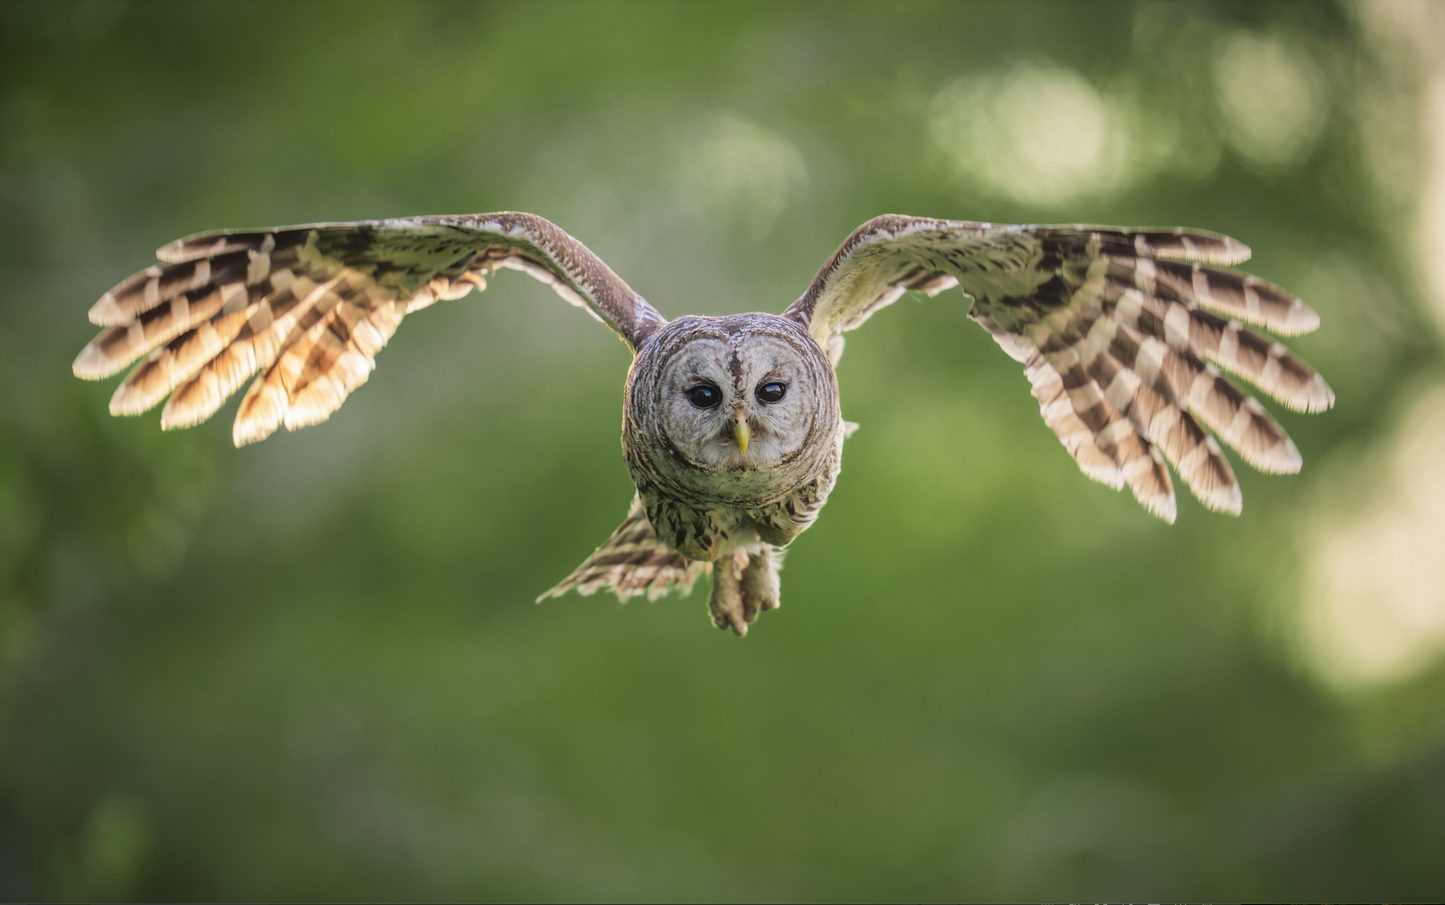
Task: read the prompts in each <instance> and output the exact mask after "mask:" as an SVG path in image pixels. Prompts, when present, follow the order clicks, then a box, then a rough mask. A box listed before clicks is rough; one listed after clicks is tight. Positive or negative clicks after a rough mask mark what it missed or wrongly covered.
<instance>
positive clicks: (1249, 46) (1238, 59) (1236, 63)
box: [1214, 34, 1329, 168]
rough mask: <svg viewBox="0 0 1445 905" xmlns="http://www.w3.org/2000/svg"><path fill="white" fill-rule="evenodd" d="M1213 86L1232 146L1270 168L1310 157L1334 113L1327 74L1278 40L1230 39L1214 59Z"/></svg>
mask: <svg viewBox="0 0 1445 905" xmlns="http://www.w3.org/2000/svg"><path fill="white" fill-rule="evenodd" d="M1214 83H1215V88H1216V89H1217V90H1218V92H1219V105H1220V109H1221V111H1222V112H1223V113H1224V119H1225V124H1226V126H1227V128H1226V130H1225V131H1226V135H1227V137H1228V138H1229V143H1230V144H1231V145H1233V147H1234V149H1235V150H1236V151H1238V152H1239V153H1240V154H1241V155H1243V156H1244V157H1245V158H1246V159H1247V160H1249V161H1252V162H1254V163H1257V164H1262V165H1264V166H1266V167H1270V168H1274V167H1280V166H1283V165H1285V164H1288V163H1291V162H1293V161H1295V160H1297V159H1299V158H1300V157H1303V156H1304V155H1305V154H1306V153H1308V151H1309V150H1310V148H1311V147H1313V146H1314V142H1315V139H1316V138H1317V137H1318V136H1319V132H1320V128H1321V127H1322V126H1323V125H1324V123H1325V116H1326V114H1327V113H1328V112H1329V97H1328V94H1329V92H1328V88H1327V86H1326V84H1325V80H1324V76H1323V75H1321V73H1320V71H1319V70H1318V69H1317V68H1316V67H1315V65H1314V63H1313V62H1312V61H1311V60H1310V59H1309V58H1308V57H1307V56H1305V55H1304V54H1303V53H1302V52H1299V51H1296V50H1292V49H1290V48H1288V47H1286V46H1285V45H1283V44H1281V43H1280V42H1278V41H1276V40H1273V39H1269V38H1261V37H1256V36H1254V35H1248V34H1235V35H1232V36H1231V37H1229V38H1226V39H1225V40H1224V41H1223V42H1221V44H1220V47H1219V52H1218V55H1217V56H1216V57H1215V60H1214Z"/></svg>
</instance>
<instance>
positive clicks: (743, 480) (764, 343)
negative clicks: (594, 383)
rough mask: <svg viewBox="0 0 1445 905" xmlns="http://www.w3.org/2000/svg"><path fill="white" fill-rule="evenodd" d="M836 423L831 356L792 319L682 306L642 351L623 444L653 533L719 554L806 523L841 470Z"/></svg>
mask: <svg viewBox="0 0 1445 905" xmlns="http://www.w3.org/2000/svg"><path fill="white" fill-rule="evenodd" d="M842 426H843V422H842V417H841V414H840V411H839V406H838V383H837V379H836V378H835V376H834V374H833V368H832V365H831V364H830V363H829V361H828V358H827V356H826V355H825V354H824V352H823V350H822V348H821V347H819V346H818V344H817V342H815V341H814V340H813V338H812V337H811V336H809V335H808V333H807V331H806V330H805V329H804V328H803V327H802V326H801V325H800V324H798V323H796V322H794V321H791V320H785V319H783V318H780V317H776V316H773V315H768V314H741V315H734V316H731V317H720V318H712V317H683V318H679V319H677V320H675V321H673V322H671V323H669V324H668V325H667V326H665V327H664V328H662V329H661V330H659V331H658V332H657V333H656V334H655V335H654V336H652V337H651V338H650V339H649V341H648V342H647V343H646V344H645V345H644V346H643V347H642V348H641V349H639V350H638V354H637V358H636V359H635V361H634V362H633V366H632V370H631V372H630V373H629V375H628V380H627V388H626V396H625V399H624V406H623V426H622V445H623V451H624V455H625V457H626V460H627V466H628V470H629V471H630V472H631V474H632V479H633V481H634V482H636V484H637V488H638V493H639V495H640V496H641V498H642V502H643V506H644V507H645V508H646V510H647V514H648V518H649V519H650V520H651V521H652V524H653V528H654V529H655V530H656V531H657V533H658V537H659V538H660V539H662V540H663V542H664V543H667V544H668V546H670V547H672V549H674V550H676V551H678V552H679V553H682V554H683V555H685V556H688V557H691V558H693V559H705V560H715V559H717V558H718V557H719V556H721V555H723V554H724V553H727V552H730V551H731V550H732V549H735V548H736V547H737V546H738V545H740V544H741V545H747V544H753V543H758V542H762V543H768V544H774V545H781V544H786V543H787V542H789V541H790V540H792V539H793V538H794V537H796V536H797V535H798V534H799V533H800V532H801V531H802V530H804V529H805V528H806V527H807V526H808V525H809V524H811V523H812V521H813V519H814V518H815V517H816V515H817V513H818V511H819V510H820V509H821V508H822V505H823V503H824V502H825V501H826V500H827V497H828V493H829V492H830V491H831V490H832V487H833V483H834V481H835V480H836V478H837V474H838V470H839V465H840V462H841V456H842V439H843V432H842Z"/></svg>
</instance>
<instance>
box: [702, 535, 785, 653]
mask: <svg viewBox="0 0 1445 905" xmlns="http://www.w3.org/2000/svg"><path fill="white" fill-rule="evenodd" d="M707 605H708V609H709V610H710V611H711V613H712V621H713V625H715V626H717V627H718V628H721V629H728V628H730V629H732V630H733V633H734V634H735V635H737V636H738V637H739V638H742V637H744V636H746V635H747V633H748V626H749V625H750V624H751V623H752V622H753V621H754V620H755V619H757V618H758V614H759V613H762V612H764V611H766V610H775V609H777V608H778V606H779V602H778V571H777V568H776V567H775V566H774V563H773V553H772V548H771V547H763V548H762V549H761V550H755V551H753V552H752V553H749V552H748V551H746V550H738V551H737V552H735V553H733V555H732V556H730V557H727V558H725V559H723V560H719V561H718V562H717V563H715V564H714V565H713V571H712V594H711V595H710V596H709V597H708V601H707Z"/></svg>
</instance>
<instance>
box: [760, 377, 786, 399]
mask: <svg viewBox="0 0 1445 905" xmlns="http://www.w3.org/2000/svg"><path fill="white" fill-rule="evenodd" d="M787 392H788V387H787V385H786V384H782V383H778V382H777V381H776V380H770V381H768V382H767V383H764V384H759V385H758V401H759V402H770V403H771V402H777V401H778V400H779V399H782V398H783V395H784V394H785V393H787Z"/></svg>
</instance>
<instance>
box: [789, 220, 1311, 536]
mask: <svg viewBox="0 0 1445 905" xmlns="http://www.w3.org/2000/svg"><path fill="white" fill-rule="evenodd" d="M1248 257H1249V249H1248V248H1246V247H1245V246H1244V245H1242V244H1240V243H1239V242H1236V241H1235V240H1233V239H1230V238H1228V237H1227V236H1220V235H1216V234H1214V233H1208V232H1203V231H1196V230H1185V229H1172V230H1123V229H1115V228H1108V227H1091V226H997V225H993V224H988V223H970V222H960V221H949V220H930V219H924V218H918V217H901V216H896V215H887V216H883V217H878V218H876V219H874V220H870V221H869V222H868V223H865V224H864V225H863V226H861V227H859V228H858V229H857V230H856V231H854V233H853V235H851V236H850V237H849V238H848V240H847V241H846V242H844V243H843V246H842V247H841V248H839V249H838V251H837V253H836V254H834V255H833V257H832V258H831V259H830V260H829V261H828V263H827V264H826V265H825V266H824V267H823V269H822V271H820V272H819V274H818V276H817V278H816V279H815V280H814V282H813V284H812V286H811V287H810V288H809V289H808V291H807V292H806V293H805V294H804V295H803V296H802V297H801V298H800V299H798V301H796V302H794V303H793V305H792V306H790V307H789V308H788V310H787V311H785V312H784V316H786V317H792V318H794V319H796V320H798V321H800V322H802V323H804V324H806V325H807V326H808V328H809V332H810V333H811V334H812V336H813V337H814V339H816V340H817V341H818V342H819V343H820V344H822V345H823V346H824V348H826V349H828V351H829V353H830V355H832V356H833V358H834V360H835V362H836V360H837V357H838V356H839V355H841V353H842V345H843V342H842V341H843V336H842V334H843V333H844V332H846V331H848V330H852V329H854V328H856V327H858V326H859V325H861V324H862V323H863V322H864V321H866V320H867V319H868V317H869V316H871V315H872V314H873V313H874V312H875V311H877V310H878V309H880V308H883V307H885V306H887V305H889V304H892V303H893V302H894V301H895V300H897V299H898V297H899V296H901V295H902V294H903V293H904V292H905V291H907V290H909V289H917V290H921V291H924V292H927V293H928V294H930V295H935V294H937V293H938V292H941V291H943V290H944V289H948V288H951V287H953V286H958V287H960V288H962V290H963V291H964V292H966V293H967V294H968V295H969V296H971V297H972V298H973V300H974V304H973V309H972V311H971V316H972V317H973V318H974V319H975V320H976V321H978V322H979V323H980V324H981V325H982V326H983V327H984V328H985V329H987V330H988V331H989V332H990V333H991V334H992V335H993V337H994V339H995V340H996V341H997V342H998V344H999V345H1000V346H1001V347H1002V348H1003V349H1004V351H1005V352H1007V353H1008V354H1009V355H1011V356H1013V357H1014V358H1016V359H1017V360H1019V361H1020V362H1022V363H1023V364H1024V370H1025V374H1026V375H1027V376H1028V379H1029V382H1030V384H1031V385H1032V388H1033V393H1034V396H1035V397H1037V399H1038V400H1039V406H1040V412H1041V413H1042V415H1043V417H1044V421H1045V422H1046V423H1047V424H1048V425H1049V427H1050V428H1052V429H1053V430H1054V432H1055V433H1056V434H1057V435H1058V437H1059V440H1060V441H1061V442H1062V443H1063V445H1064V447H1065V448H1066V449H1068V451H1069V453H1070V454H1071V455H1072V456H1073V457H1074V459H1075V460H1076V461H1077V462H1078V464H1079V467H1080V469H1081V470H1082V471H1083V472H1084V474H1086V475H1088V476H1089V477H1091V478H1093V479H1095V480H1098V481H1102V482H1104V483H1106V484H1109V485H1110V486H1113V487H1115V488H1121V487H1123V486H1124V485H1126V484H1127V485H1128V486H1129V488H1130V489H1131V490H1132V491H1133V493H1134V495H1135V497H1136V498H1137V499H1138V500H1139V501H1140V503H1142V504H1143V505H1144V506H1145V507H1146V508H1148V509H1149V511H1150V512H1153V513H1154V514H1155V515H1157V516H1159V517H1161V518H1163V519H1165V520H1166V521H1170V522H1172V521H1173V520H1174V516H1175V510H1176V504H1175V499H1174V491H1173V486H1172V484H1171V482H1170V478H1169V471H1168V469H1167V468H1166V467H1165V462H1166V461H1167V462H1168V463H1170V464H1172V465H1173V466H1174V468H1175V470H1176V471H1177V472H1178V473H1179V476H1180V477H1181V478H1182V479H1183V480H1184V482H1185V483H1186V484H1188V485H1189V488H1190V490H1192V491H1193V492H1194V494H1195V495H1196V496H1197V497H1198V498H1199V499H1200V501H1201V502H1203V503H1204V504H1205V505H1206V506H1208V507H1209V508H1211V509H1215V510H1219V511H1224V512H1230V513H1238V512H1239V511H1240V506H1241V502H1242V500H1241V496H1240V490H1239V484H1238V481H1237V480H1236V479H1235V477H1234V473H1233V471H1232V470H1231V469H1230V466H1229V463H1228V461H1227V460H1226V459H1225V457H1224V455H1223V453H1222V452H1221V451H1220V447H1219V443H1218V442H1217V441H1216V440H1215V436H1217V437H1218V438H1219V439H1220V440H1222V441H1224V443H1225V444H1227V445H1228V446H1230V447H1231V448H1233V449H1234V450H1236V451H1237V452H1238V453H1239V454H1240V456H1241V457H1243V459H1244V460H1245V461H1246V462H1248V463H1249V464H1251V465H1253V466H1254V467H1256V468H1259V469H1261V470H1263V471H1268V472H1295V471H1298V470H1299V468H1300V465H1301V459H1300V454H1299V450H1298V449H1297V448H1296V447H1295V445H1294V443H1293V442H1292V441H1291V440H1290V439H1289V437H1288V435H1286V434H1285V432H1284V430H1283V429H1282V428H1281V427H1280V426H1279V425H1278V424H1277V423H1276V422H1275V421H1274V419H1272V418H1271V417H1270V416H1269V414H1268V413H1267V412H1266V411H1265V409H1264V407H1263V406H1262V405H1260V403H1259V402H1258V401H1257V400H1256V399H1254V398H1253V397H1252V396H1248V395H1246V394H1245V393H1243V392H1241V391H1240V390H1239V389H1238V388H1237V387H1235V386H1234V385H1233V384H1232V383H1230V381H1229V380H1228V379H1226V378H1225V377H1224V376H1222V375H1221V374H1220V372H1219V369H1220V368H1222V369H1224V370H1226V371H1229V372H1231V373H1233V374H1235V375H1237V376H1238V377H1240V378H1243V379H1244V380H1246V381H1248V382H1249V383H1252V384H1253V385H1254V386H1255V387H1257V388H1258V389H1259V390H1261V391H1262V392H1264V393H1265V394H1266V395H1268V396H1270V397H1271V398H1273V399H1275V400H1276V401H1278V402H1280V403H1281V404H1283V405H1285V406H1286V407H1288V408H1291V409H1295V410H1297V411H1308V412H1317V411H1322V410H1324V409H1327V408H1329V407H1330V406H1332V405H1333V404H1334V398H1335V397H1334V393H1333V391H1332V390H1330V388H1329V386H1328V385H1327V384H1326V383H1325V381H1324V379H1323V378H1322V377H1320V376H1319V375H1318V374H1316V373H1315V372H1314V371H1313V370H1312V369H1311V368H1310V367H1309V366H1308V365H1306V364H1305V363H1304V362H1303V361H1301V360H1300V359H1299V358H1298V357H1296V356H1295V355H1294V354H1293V353H1291V352H1290V351H1289V350H1288V349H1287V348H1285V347H1284V346H1283V345H1281V344H1280V343H1278V342H1276V341H1274V340H1271V339H1269V338H1267V337H1264V336H1261V335H1260V334H1258V333H1255V332H1252V331H1250V330H1248V329H1246V328H1245V327H1244V326H1243V324H1244V323H1250V324H1255V325H1259V326H1262V327H1264V328H1265V329H1267V330H1270V331H1273V332H1275V333H1278V334H1282V335H1295V334H1300V333H1306V332H1309V331H1310V330H1313V329H1315V328H1316V327H1317V326H1319V317H1318V316H1317V315H1316V314H1315V313H1314V312H1313V311H1312V310H1310V309H1309V307H1307V306H1306V305H1305V304H1304V303H1303V302H1301V301H1300V300H1299V299H1297V298H1295V297H1294V296H1292V295H1290V294H1288V293H1286V292H1284V291H1283V290H1281V289H1279V288H1278V287H1276V286H1272V285H1270V284H1269V283H1266V282H1264V281H1262V280H1259V279H1257V278H1255V277H1252V276H1247V275H1244V274H1239V273H1235V272H1232V271H1227V270H1220V269H1217V268H1215V267H1210V266H1207V265H1232V264H1238V263H1241V262H1243V261H1245V260H1247V259H1248ZM1204 428H1208V429H1209V431H1212V432H1213V434H1214V436H1211V435H1210V433H1208V432H1206V431H1205V429H1204Z"/></svg>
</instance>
